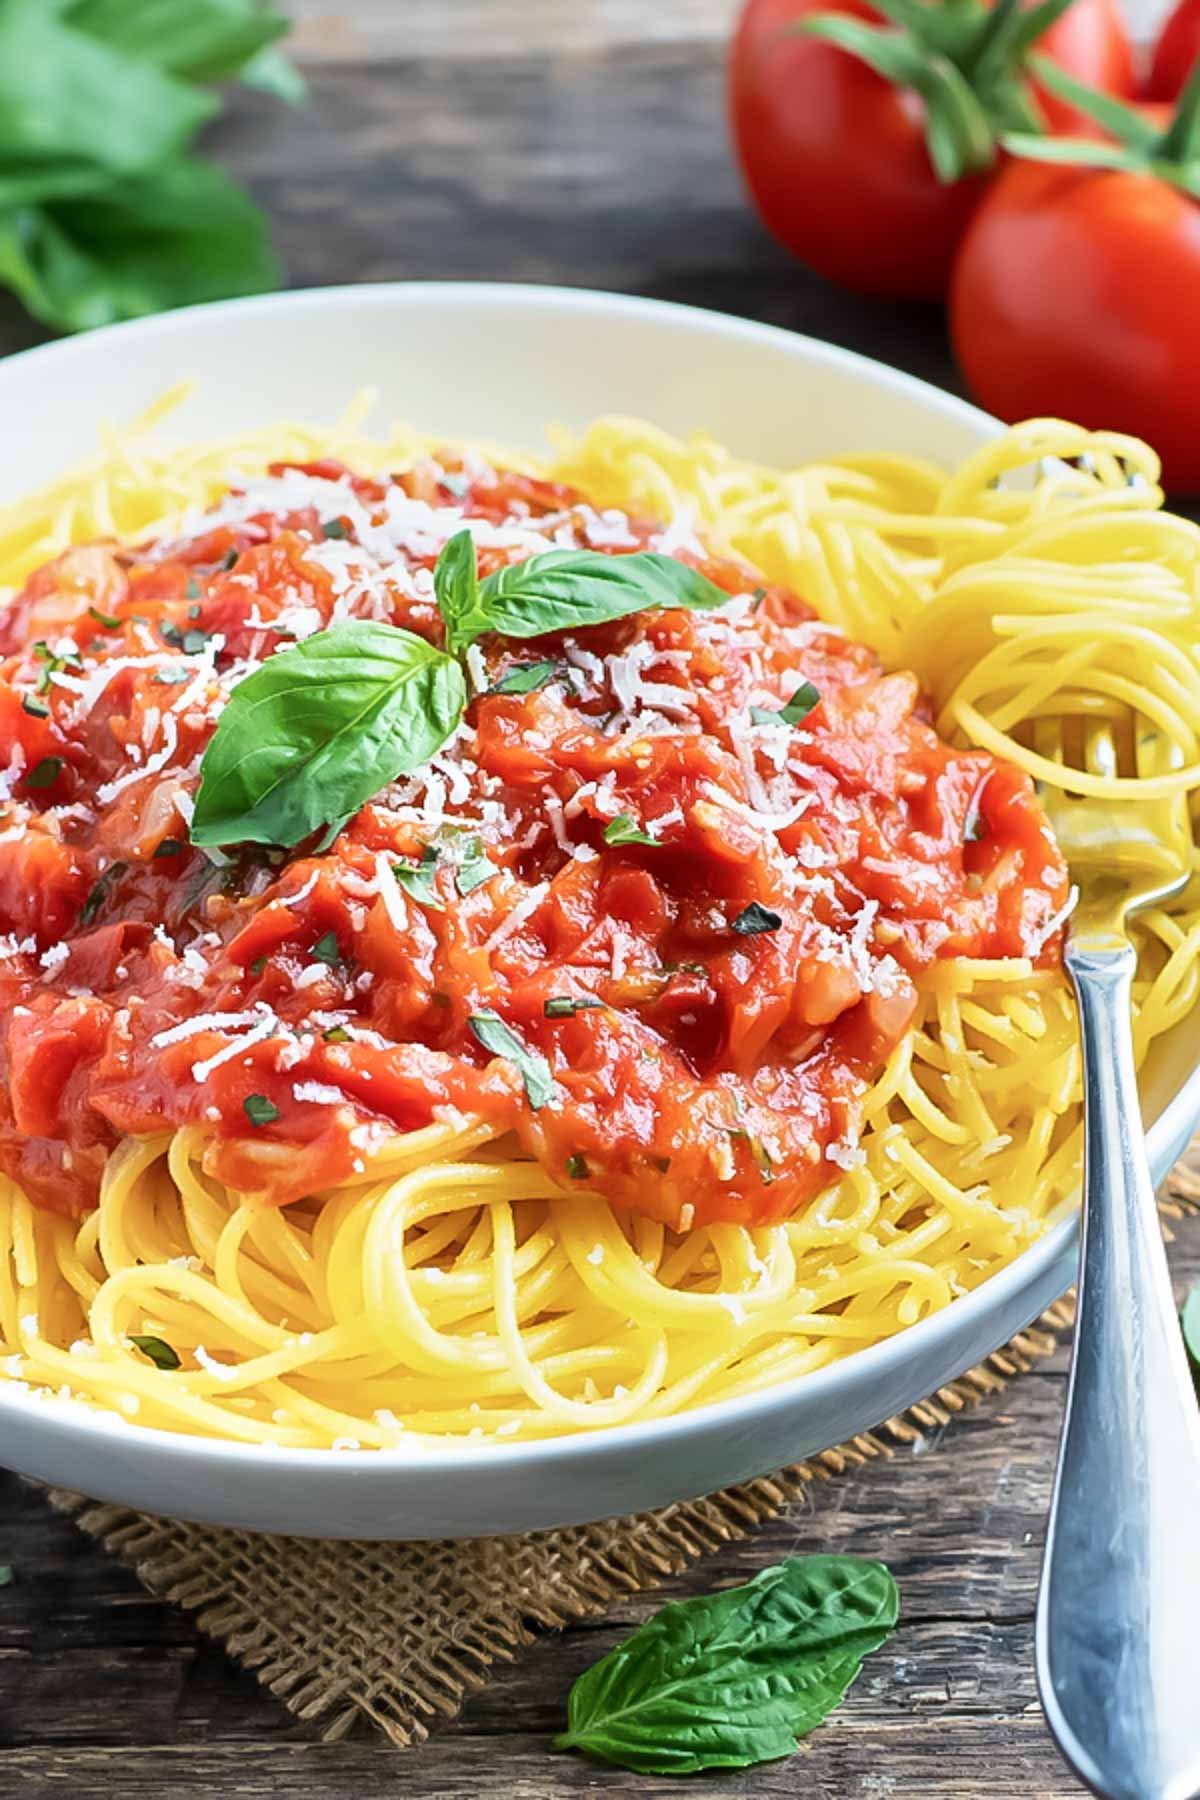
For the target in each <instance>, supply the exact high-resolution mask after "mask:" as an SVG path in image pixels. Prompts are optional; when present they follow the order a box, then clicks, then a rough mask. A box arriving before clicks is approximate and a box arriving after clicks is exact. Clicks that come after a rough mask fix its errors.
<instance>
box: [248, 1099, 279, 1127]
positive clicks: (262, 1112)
mask: <svg viewBox="0 0 1200 1800" xmlns="http://www.w3.org/2000/svg"><path fill="white" fill-rule="evenodd" d="M242 1107H243V1110H244V1111H245V1114H246V1117H247V1118H248V1119H249V1121H250V1123H251V1124H252V1125H254V1126H259V1125H273V1124H274V1123H275V1121H276V1119H277V1118H278V1117H279V1108H278V1107H277V1106H276V1104H275V1102H274V1101H273V1100H268V1099H267V1096H266V1095H265V1094H247V1095H246V1098H245V1099H244V1100H243V1101H242Z"/></svg>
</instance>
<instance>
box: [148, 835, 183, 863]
mask: <svg viewBox="0 0 1200 1800" xmlns="http://www.w3.org/2000/svg"><path fill="white" fill-rule="evenodd" d="M186 849H187V845H186V844H185V843H182V842H181V841H180V839H179V838H173V837H165V838H162V839H160V841H159V842H158V843H157V844H156V845H155V847H154V856H155V860H157V859H158V858H159V857H160V856H179V855H181V854H182V852H183V851H184V850H186Z"/></svg>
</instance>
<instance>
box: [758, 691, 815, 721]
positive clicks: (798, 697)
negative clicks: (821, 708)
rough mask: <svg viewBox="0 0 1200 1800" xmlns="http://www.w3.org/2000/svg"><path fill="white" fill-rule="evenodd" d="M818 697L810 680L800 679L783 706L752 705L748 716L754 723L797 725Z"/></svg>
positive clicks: (807, 713) (805, 716)
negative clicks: (798, 684)
mask: <svg viewBox="0 0 1200 1800" xmlns="http://www.w3.org/2000/svg"><path fill="white" fill-rule="evenodd" d="M820 698H821V695H820V691H819V689H817V688H815V687H814V686H813V684H812V682H811V681H802V682H801V683H800V686H799V687H798V688H797V689H796V691H795V693H794V694H793V695H792V697H791V699H790V700H789V701H788V702H787V704H786V705H785V706H781V707H779V708H777V709H776V708H773V707H767V706H752V707H751V708H750V717H751V720H752V721H753V723H754V724H755V725H798V724H799V723H800V721H801V719H807V717H808V715H809V713H810V712H811V711H812V709H813V707H814V706H816V705H817V704H818V702H819V701H820Z"/></svg>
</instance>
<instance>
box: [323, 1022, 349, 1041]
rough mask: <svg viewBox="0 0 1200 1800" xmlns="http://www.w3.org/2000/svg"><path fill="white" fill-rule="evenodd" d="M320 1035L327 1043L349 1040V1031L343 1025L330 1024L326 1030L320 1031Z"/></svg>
mask: <svg viewBox="0 0 1200 1800" xmlns="http://www.w3.org/2000/svg"><path fill="white" fill-rule="evenodd" d="M321 1036H322V1038H323V1039H324V1041H325V1043H327V1044H348V1043H349V1042H350V1033H349V1032H348V1031H347V1030H346V1027H345V1026H344V1025H331V1026H330V1027H329V1030H328V1031H323V1032H322V1033H321Z"/></svg>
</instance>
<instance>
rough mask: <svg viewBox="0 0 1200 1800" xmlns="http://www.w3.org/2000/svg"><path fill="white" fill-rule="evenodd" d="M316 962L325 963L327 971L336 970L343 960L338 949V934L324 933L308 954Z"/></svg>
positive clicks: (334, 932) (332, 932) (333, 932)
mask: <svg viewBox="0 0 1200 1800" xmlns="http://www.w3.org/2000/svg"><path fill="white" fill-rule="evenodd" d="M308 954H309V955H310V956H311V957H312V959H313V961H314V962H319V963H324V964H325V967H326V968H327V969H336V968H337V966H338V964H339V963H340V962H341V960H342V953H341V951H340V950H339V949H338V941H337V932H336V931H326V932H324V933H323V934H322V935H321V936H320V937H319V938H318V939H317V941H316V943H315V944H314V945H313V947H312V949H311V950H310V951H309V953H308Z"/></svg>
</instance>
